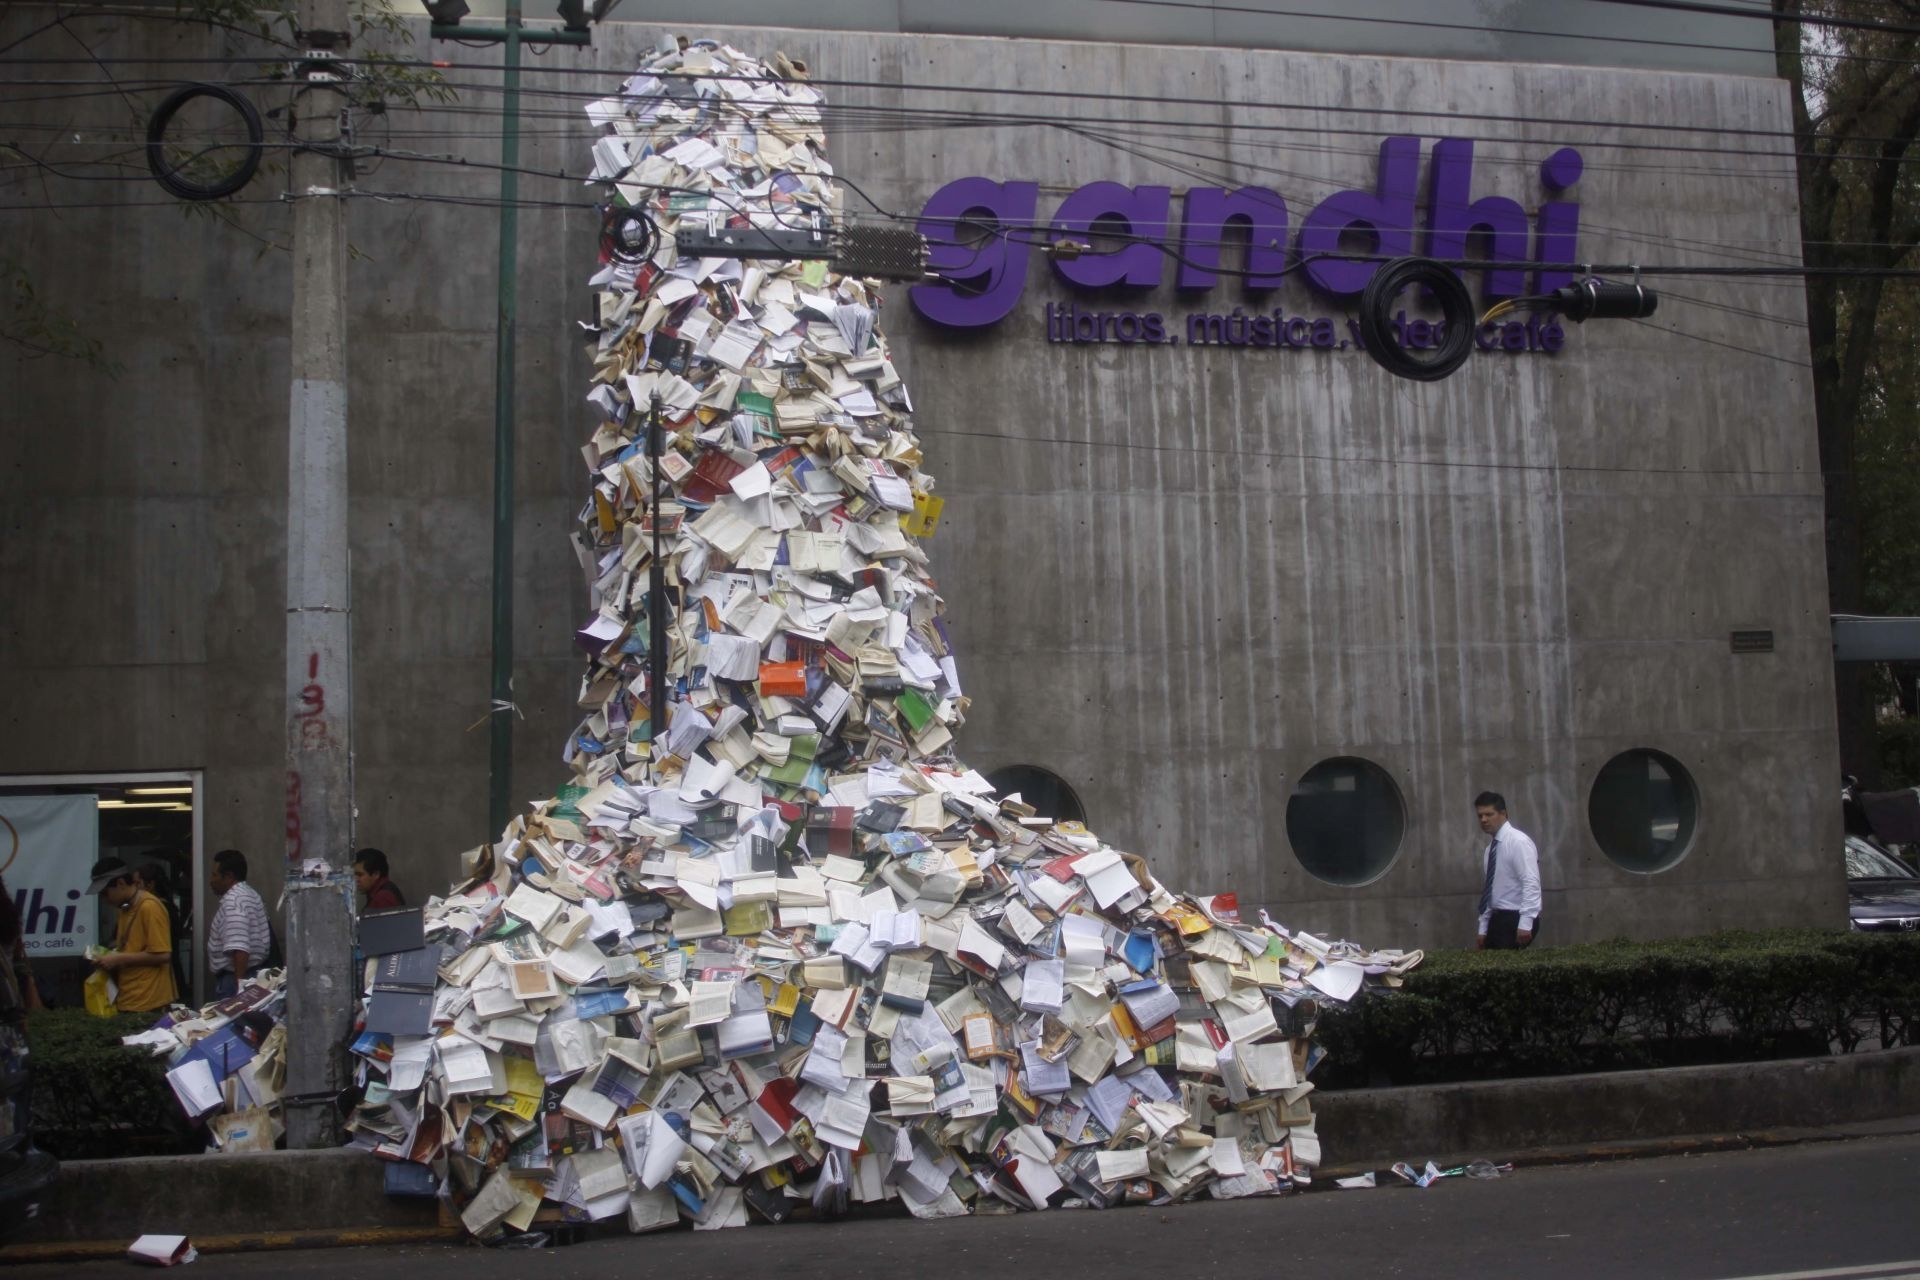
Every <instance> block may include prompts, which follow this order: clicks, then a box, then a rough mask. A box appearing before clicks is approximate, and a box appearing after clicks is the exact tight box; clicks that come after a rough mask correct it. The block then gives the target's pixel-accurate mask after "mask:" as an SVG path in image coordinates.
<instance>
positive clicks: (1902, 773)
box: [1875, 720, 1920, 790]
mask: <svg viewBox="0 0 1920 1280" xmlns="http://www.w3.org/2000/svg"><path fill="white" fill-rule="evenodd" d="M1875 733H1876V734H1877V736H1878V738H1879V745H1880V785H1881V786H1883V787H1886V788H1888V789H1889V790H1891V789H1893V788H1897V787H1916V786H1920V720H1887V721H1882V722H1881V723H1880V724H1879V725H1877V726H1875Z"/></svg>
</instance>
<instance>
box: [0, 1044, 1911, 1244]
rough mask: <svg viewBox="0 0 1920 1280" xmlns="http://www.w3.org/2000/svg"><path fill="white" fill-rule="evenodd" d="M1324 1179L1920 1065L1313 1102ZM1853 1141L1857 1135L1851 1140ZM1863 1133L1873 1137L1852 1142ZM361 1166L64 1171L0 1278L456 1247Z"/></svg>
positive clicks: (432, 1215)
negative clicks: (170, 1241) (150, 1236)
mask: <svg viewBox="0 0 1920 1280" xmlns="http://www.w3.org/2000/svg"><path fill="white" fill-rule="evenodd" d="M1314 1102H1315V1107H1314V1109H1315V1111H1316V1112H1317V1113H1318V1114H1319V1125H1318V1128H1319V1131H1320V1135H1321V1143H1322V1146H1323V1149H1324V1156H1325V1161H1324V1164H1323V1166H1322V1171H1323V1173H1327V1174H1331V1173H1335V1172H1353V1171H1358V1170H1362V1169H1384V1168H1386V1167H1387V1166H1388V1165H1390V1164H1392V1163H1393V1162H1394V1161H1396V1160H1409V1161H1415V1162H1418V1161H1422V1160H1426V1159H1429V1158H1434V1159H1443V1160H1445V1161H1446V1162H1448V1163H1454V1162H1457V1161H1458V1160H1459V1159H1463V1158H1468V1157H1473V1156H1484V1157H1486V1158H1488V1159H1492V1160H1496V1161H1506V1160H1516V1159H1517V1160H1524V1161H1531V1162H1534V1163H1539V1162H1545V1161H1551V1160H1592V1159H1619V1158H1623V1157H1627V1156H1635V1155H1666V1154H1672V1153H1675V1152H1678V1151H1706V1150H1720V1149H1725V1148H1727V1147H1739V1146H1753V1145H1764V1144H1771V1143H1779V1142H1800V1141H1809V1140H1814V1139H1820V1138H1835V1137H1843V1136H1852V1134H1854V1133H1861V1132H1866V1131H1870V1128H1871V1126H1872V1125H1873V1123H1874V1122H1882V1121H1888V1120H1896V1119H1902V1118H1916V1117H1920V1048H1916V1049H1897V1050H1892V1051H1889V1052H1885V1053H1865V1054H1854V1055H1849V1056H1847V1057H1838V1058H1794V1059H1789V1060H1786V1061H1781V1062H1757V1063H1741V1064H1737V1065H1733V1066H1716V1067H1676V1068H1669V1069H1667V1070H1663V1071H1620V1072H1608V1073H1604V1074H1598V1075H1584V1076H1547V1077H1539V1078H1535V1079H1527V1080H1497V1081H1485V1082H1478V1083H1472V1084H1447V1085H1423V1086H1416V1087H1411V1088H1403V1089H1364V1090H1355V1091H1351V1092H1342V1093H1328V1094H1316V1095H1315V1098H1314ZM1849 1126H1851V1127H1852V1128H1851V1131H1849V1129H1848V1127H1849ZM1863 1126H1866V1128H1862V1127H1863ZM382 1178H383V1166H382V1164H381V1162H380V1161H378V1160H376V1159H374V1158H373V1157H371V1156H368V1155H366V1154H364V1153H362V1152H360V1151H350V1150H345V1149H340V1150H334V1151H280V1152H274V1153H273V1154H271V1155H237V1156H222V1155H201V1156H156V1157H152V1158H148V1159H128V1160H75V1161H71V1162H69V1163H66V1164H63V1165H61V1167H60V1177H59V1180H58V1181H57V1182H56V1183H55V1184H54V1188H53V1191H52V1192H51V1193H50V1194H49V1195H48V1196H47V1198H46V1199H45V1200H43V1201H42V1202H41V1207H40V1216H39V1218H38V1219H37V1220H36V1221H35V1222H33V1223H32V1224H30V1225H29V1226H28V1227H27V1228H26V1229H25V1230H23V1231H22V1232H21V1234H20V1235H19V1237H18V1238H17V1239H16V1240H15V1241H12V1242H10V1243H8V1244H7V1245H6V1247H4V1248H0V1263H4V1262H36V1261H46V1260H50V1259H54V1258H79V1257H87V1256H100V1255H103V1254H117V1253H119V1252H122V1251H124V1250H125V1248H126V1246H127V1244H128V1243H130V1242H131V1241H132V1240H133V1238H134V1237H135V1236H136V1235H139V1234H141V1233H143V1232H150V1231H151V1232H167V1233H173V1234H181V1233H184V1234H186V1235H188V1236H191V1237H192V1238H193V1240H194V1242H195V1243H196V1244H197V1245H199V1246H200V1247H201V1248H202V1249H204V1250H207V1251H216V1250H232V1249H261V1248H269V1249H270V1248H292V1247H300V1248H313V1247H316V1246H321V1245H333V1244H391V1243H401V1242H406V1241H419V1240H433V1239H453V1238H456V1237H457V1236H458V1235H459V1224H458V1222H457V1221H456V1220H452V1219H443V1218H442V1216H441V1213H440V1207H439V1202H438V1201H433V1200H420V1199H412V1198H390V1197H388V1196H387V1195H386V1193H385V1191H384V1189H383V1183H382Z"/></svg>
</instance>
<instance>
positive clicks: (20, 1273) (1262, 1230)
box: [0, 1135, 1920, 1280]
mask: <svg viewBox="0 0 1920 1280" xmlns="http://www.w3.org/2000/svg"><path fill="white" fill-rule="evenodd" d="M210 1158H212V1157H210ZM1917 1199H1920V1135H1909V1136H1899V1137H1882V1138H1865V1139H1858V1140H1854V1141H1846V1142H1827V1143H1809V1144H1805V1145H1800V1146H1793V1147H1777V1148H1771V1149H1767V1150H1758V1151H1740V1152H1727V1153H1721V1154H1713V1155H1701V1156H1670V1157H1663V1158H1659V1159H1647V1160H1629V1161H1619V1162H1614V1163H1608V1164H1592V1165H1575V1166H1562V1167H1555V1168H1537V1169H1521V1170H1520V1171H1518V1172H1517V1173H1514V1174H1512V1175H1510V1176H1508V1177H1506V1178H1502V1179H1500V1180H1498V1181H1493V1182H1476V1181H1469V1180H1467V1179H1464V1178H1451V1179H1448V1180H1446V1181H1444V1182H1440V1183H1436V1184H1435V1185H1434V1186H1433V1187H1431V1188H1428V1189H1426V1190H1416V1189H1414V1188H1412V1187H1407V1186H1404V1185H1400V1184H1397V1183H1396V1185H1393V1186H1384V1185H1383V1186H1381V1187H1379V1188H1378V1189H1375V1190H1371V1191H1315V1192H1312V1193H1310V1194H1305V1195H1297V1196H1292V1197H1288V1198H1284V1199H1281V1200H1250V1201H1239V1202H1233V1203H1224V1204H1223V1203H1214V1202H1205V1203H1199V1204H1191V1205H1181V1206H1177V1207H1171V1208H1164V1209H1155V1208H1123V1209H1114V1210H1109V1211H1107V1212H1104V1213H1093V1212H1083V1211H1055V1212H1050V1213H1044V1214H1022V1215H1019V1216H1017V1217H993V1218H963V1219H958V1220H954V1221H947V1222H915V1221H913V1220H911V1219H908V1218H869V1219H865V1220H860V1221H852V1222H844V1223H839V1224H832V1225H828V1224H791V1225H788V1226H785V1227H767V1226H754V1227H750V1228H747V1229H744V1230H734V1231H717V1232H694V1231H687V1230H678V1231H672V1232H666V1233H662V1234H657V1235H649V1236H640V1237H622V1238H619V1239H610V1240H596V1241H592V1242H589V1243H586V1244H581V1245H575V1246H573V1247H571V1248H564V1249H547V1250H540V1251H501V1250H488V1249H481V1248H475V1247H455V1246H418V1245H415V1246H396V1247H392V1248H382V1249H353V1250H345V1249H333V1250H311V1251H289V1252H277V1253H256V1254H223V1255H209V1256H206V1257H203V1258H201V1259H200V1260H199V1261H198V1262H196V1263H194V1264H193V1266H192V1268H191V1270H190V1271H189V1272H188V1273H186V1275H187V1277H191V1280H213V1278H214V1277H217V1276H276V1277H283V1278H285V1280H296V1278H298V1277H304V1276H318V1275H351V1276H358V1277H373V1278H378V1280H479V1278H481V1277H492V1276H499V1277H515V1278H517V1277H522V1276H534V1277H540V1278H541V1280H547V1278H549V1277H551V1278H552V1280H574V1278H579V1280H586V1278H588V1277H592V1278H594V1280H610V1278H611V1277H615V1276H621V1275H628V1274H642V1273H643V1274H646V1275H648V1276H649V1277H652V1278H654V1280H660V1278H664V1277H672V1278H674V1280H707V1278H708V1277H713V1278H714V1280H720V1278H722V1277H725V1278H726V1280H748V1278H750V1277H768V1278H769V1280H772V1278H775V1277H778V1278H779V1280H797V1278H799V1277H813V1276H820V1277H831V1278H832V1280H866V1278H868V1277H872V1278H874V1280H943V1278H945V1277H954V1278H956V1280H959V1278H961V1277H965V1278H967V1280H977V1278H978V1277H981V1276H994V1275H995V1273H996V1272H998V1273H1000V1274H1001V1275H1003V1276H1005V1277H1006V1280H1013V1278H1014V1277H1023V1278H1024V1277H1032V1278H1033V1280H1133V1278H1134V1277H1139V1276H1153V1277H1156V1280H1176V1278H1182V1277H1194V1278H1197V1277H1202V1276H1210V1275H1228V1276H1245V1277H1249V1278H1250V1280H1251V1278H1252V1277H1260V1278H1261V1280H1271V1278H1273V1277H1298V1278H1301V1280H1305V1278H1307V1277H1312V1278H1314V1280H1344V1278H1345V1277H1359V1276H1366V1277H1372V1276H1412V1277H1419V1278H1420V1280H1449V1278H1451V1277H1462V1278H1466V1277H1472V1278H1473V1280H1481V1278H1482V1277H1486V1276H1507V1275H1524V1276H1541V1277H1552V1280H1582V1278H1584V1277H1593V1278H1594V1280H1600V1278H1601V1277H1605V1278H1606V1280H1617V1278H1618V1277H1621V1276H1631V1277H1659V1278H1662V1280H1667V1278H1671V1280H1734V1278H1735V1277H1741V1278H1752V1277H1770V1278H1772V1280H1789V1278H1791V1280H1814V1278H1815V1277H1829V1276H1832V1277H1845V1278H1846V1280H1886V1278H1890V1277H1896V1276H1900V1277H1920V1209H1917V1208H1916V1200H1917ZM101 1212H102V1213H104V1214H111V1213H112V1212H113V1208H112V1206H111V1205H102V1206H101ZM287 1225H289V1226H291V1225H293V1224H287ZM3 1257H4V1255H3V1254H0V1259H3ZM127 1267H128V1264H127V1263H126V1262H124V1261H118V1260H116V1261H110V1262H96V1263H84V1264H76V1263H63V1264H47V1265H27V1266H15V1267H8V1268H6V1270H5V1272H4V1274H5V1276H6V1280H32V1278H33V1277H38V1276H42V1275H44V1276H47V1277H53V1276H59V1277H61V1278H62V1280H72V1278H74V1277H81V1276H93V1275H102V1276H104V1275H117V1276H124V1275H126V1274H127ZM183 1280H185V1278H183Z"/></svg>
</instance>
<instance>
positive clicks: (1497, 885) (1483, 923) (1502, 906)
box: [1473, 791, 1540, 951]
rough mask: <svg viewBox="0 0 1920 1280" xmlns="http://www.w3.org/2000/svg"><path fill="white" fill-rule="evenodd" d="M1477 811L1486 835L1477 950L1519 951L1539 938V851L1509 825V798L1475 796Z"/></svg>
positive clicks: (1494, 794)
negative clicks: (1537, 936)
mask: <svg viewBox="0 0 1920 1280" xmlns="http://www.w3.org/2000/svg"><path fill="white" fill-rule="evenodd" d="M1473 811H1474V815H1475V816H1476V817H1478V818H1479V819H1480V830H1482V831H1484V832H1485V833H1486V834H1487V853H1486V875H1485V877H1484V879H1483V880H1482V881H1481V885H1480V940H1479V942H1478V943H1477V944H1476V945H1477V946H1478V947H1479V949H1480V950H1482V951H1512V950H1516V949H1518V948H1520V947H1524V946H1526V945H1527V944H1529V943H1531V942H1532V941H1533V939H1534V935H1535V934H1537V933H1539V932H1540V851H1539V850H1538V849H1536V848H1535V847H1534V844H1533V839H1532V837H1531V836H1529V835H1527V833H1526V832H1524V831H1522V830H1521V829H1520V828H1518V827H1516V826H1514V825H1513V824H1512V823H1511V822H1508V821H1507V802H1506V798H1505V797H1503V796H1501V795H1500V794H1499V793H1498V792H1494V791H1482V792H1481V793H1480V794H1479V795H1477V796H1475V797H1474V800H1473Z"/></svg>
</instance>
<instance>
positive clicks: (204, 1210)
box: [0, 1147, 459, 1261]
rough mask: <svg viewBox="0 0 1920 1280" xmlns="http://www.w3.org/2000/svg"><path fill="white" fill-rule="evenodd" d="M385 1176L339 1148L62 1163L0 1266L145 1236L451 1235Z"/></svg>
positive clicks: (258, 1241) (337, 1238)
mask: <svg viewBox="0 0 1920 1280" xmlns="http://www.w3.org/2000/svg"><path fill="white" fill-rule="evenodd" d="M384 1176H385V1175H384V1166H383V1164H382V1162H381V1161H379V1160H376V1159H375V1158H373V1157H372V1156H369V1155H367V1154H366V1153H365V1152H364V1151H358V1150H348V1149H346V1148H344V1147H343V1148H336V1149H334V1150H331V1151H275V1152H272V1153H271V1154H259V1155H230V1156H226V1155H217V1154H213V1155H198V1156H151V1157H147V1158H144V1159H129V1160H71V1161H66V1162H64V1163H62V1164H61V1166H60V1177H59V1178H58V1180H56V1181H55V1183H54V1185H53V1190H52V1191H51V1192H50V1193H49V1194H48V1195H47V1197H46V1198H45V1199H43V1200H42V1201H41V1202H40V1215H39V1217H38V1218H36V1219H35V1220H34V1221H33V1222H31V1223H29V1224H28V1225H27V1226H26V1227H25V1228H24V1229H23V1230H22V1231H21V1232H20V1234H19V1236H18V1237H17V1238H16V1239H15V1240H14V1241H10V1242H9V1243H8V1245H7V1247H6V1248H4V1249H0V1260H4V1261H15V1260H19V1261H25V1260H27V1258H26V1256H25V1255H27V1254H30V1253H41V1254H42V1256H44V1250H45V1248H46V1247H48V1246H71V1245H74V1244H78V1243H82V1242H93V1241H97V1242H100V1243H101V1244H103V1245H104V1244H108V1243H111V1244H112V1245H114V1246H115V1249H116V1251H117V1250H124V1249H125V1248H126V1247H127V1245H128V1244H130V1243H132V1241H133V1238H134V1237H135V1236H138V1235H141V1234H144V1233H146V1232H162V1233H166V1234H171V1235H187V1236H190V1237H192V1238H193V1240H194V1242H195V1244H197V1245H200V1246H201V1247H202V1248H210V1247H219V1244H217V1243H216V1242H224V1241H228V1240H231V1241H232V1242H233V1243H234V1246H235V1247H240V1246H241V1245H243V1244H244V1245H247V1246H251V1247H274V1246H275V1245H276V1244H277V1245H279V1246H280V1247H287V1246H288V1245H291V1244H295V1243H297V1244H299V1245H301V1246H304V1247H311V1246H313V1245H315V1244H324V1243H354V1244H366V1243H371V1242H372V1241H373V1240H376V1239H377V1240H387V1241H391V1240H396V1239H402V1238H404V1239H416V1240H417V1239H421V1238H427V1237H431V1238H446V1237H451V1236H454V1235H457V1234H458V1231H459V1224H458V1222H457V1221H456V1222H453V1223H452V1224H450V1225H449V1224H446V1223H442V1221H441V1219H440V1207H439V1202H438V1201H437V1200H424V1199H418V1198H413V1197H396V1196H388V1195H387V1194H386V1192H385V1190H384V1184H383V1179H384Z"/></svg>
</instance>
